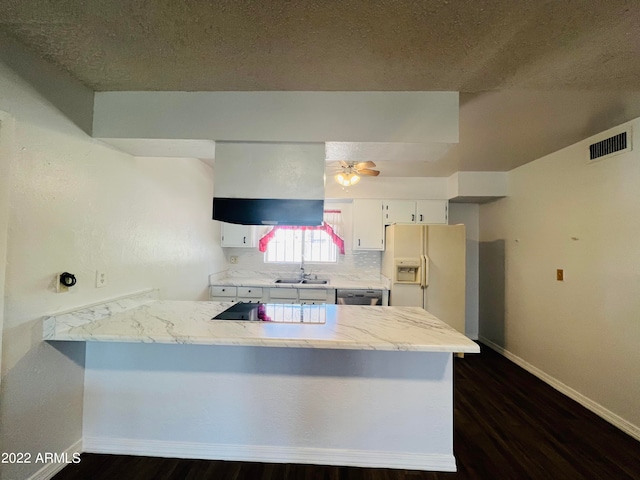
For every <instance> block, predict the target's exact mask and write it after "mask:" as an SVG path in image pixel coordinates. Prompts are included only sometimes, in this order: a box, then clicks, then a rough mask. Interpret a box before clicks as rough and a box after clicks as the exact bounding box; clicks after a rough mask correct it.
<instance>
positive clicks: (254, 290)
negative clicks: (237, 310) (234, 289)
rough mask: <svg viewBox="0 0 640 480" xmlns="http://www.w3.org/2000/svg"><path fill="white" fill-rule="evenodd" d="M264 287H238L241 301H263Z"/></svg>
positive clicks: (238, 298)
mask: <svg viewBox="0 0 640 480" xmlns="http://www.w3.org/2000/svg"><path fill="white" fill-rule="evenodd" d="M262 297H263V289H262V288H260V287H238V297H237V300H238V301H239V302H245V303H257V302H262V301H263V298H262Z"/></svg>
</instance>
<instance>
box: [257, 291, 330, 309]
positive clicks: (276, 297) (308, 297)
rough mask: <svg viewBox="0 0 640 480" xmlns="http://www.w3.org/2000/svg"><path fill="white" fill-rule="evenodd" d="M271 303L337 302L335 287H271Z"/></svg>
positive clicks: (316, 303)
mask: <svg viewBox="0 0 640 480" xmlns="http://www.w3.org/2000/svg"><path fill="white" fill-rule="evenodd" d="M268 302H269V303H289V304H292V303H293V304H298V303H303V304H313V305H318V304H323V303H336V291H335V289H333V288H270V289H269V300H268Z"/></svg>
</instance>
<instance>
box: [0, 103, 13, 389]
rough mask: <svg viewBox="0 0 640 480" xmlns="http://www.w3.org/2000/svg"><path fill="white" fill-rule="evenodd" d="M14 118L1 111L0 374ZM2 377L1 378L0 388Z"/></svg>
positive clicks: (0, 366) (0, 381)
mask: <svg viewBox="0 0 640 480" xmlns="http://www.w3.org/2000/svg"><path fill="white" fill-rule="evenodd" d="M13 129H14V122H13V118H11V116H10V115H9V114H7V113H6V112H2V111H0V293H2V295H0V372H1V371H2V330H3V325H4V283H5V271H6V266H7V230H8V225H9V186H10V185H11V184H10V182H9V172H10V171H11V169H10V166H11V155H12V151H11V148H12V146H13ZM1 385H2V376H0V386H1Z"/></svg>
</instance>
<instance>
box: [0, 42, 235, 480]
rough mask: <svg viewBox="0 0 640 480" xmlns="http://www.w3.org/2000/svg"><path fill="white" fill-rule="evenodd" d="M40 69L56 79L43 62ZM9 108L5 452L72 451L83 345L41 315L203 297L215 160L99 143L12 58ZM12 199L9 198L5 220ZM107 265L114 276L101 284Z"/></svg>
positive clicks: (21, 474) (70, 88)
mask: <svg viewBox="0 0 640 480" xmlns="http://www.w3.org/2000/svg"><path fill="white" fill-rule="evenodd" d="M25 55H26V53H25ZM24 58H27V57H24ZM24 58H23V61H26V60H24ZM31 70H32V72H33V74H34V75H35V76H37V75H38V74H41V75H48V76H51V75H52V73H51V70H50V68H49V67H48V66H46V65H43V64H41V63H40V62H39V61H35V60H32V64H31ZM51 81H52V84H54V85H55V84H59V83H61V82H66V83H65V85H66V86H67V89H66V92H67V93H68V95H70V96H72V95H73V93H74V92H76V91H77V92H79V93H78V98H76V97H72V98H69V102H70V103H73V102H74V101H79V99H80V100H82V99H85V98H87V91H86V89H85V88H84V87H82V86H80V85H79V84H77V83H75V82H73V81H71V80H69V79H67V78H66V77H64V75H59V78H52V79H51ZM43 83H44V82H43ZM88 98H89V99H91V98H92V96H91V95H89V96H88ZM58 101H62V99H60V98H58ZM0 110H5V111H6V112H8V113H9V114H10V115H11V116H12V117H13V118H14V119H15V131H14V135H13V145H12V146H10V147H9V149H10V151H11V152H13V153H12V155H11V158H8V159H7V158H6V157H5V156H4V155H3V157H2V159H1V160H2V169H3V173H4V169H5V168H6V164H7V161H9V162H10V163H11V171H10V177H9V179H8V181H7V182H6V183H8V184H9V185H10V187H11V188H10V192H9V200H8V202H9V214H10V215H9V219H8V229H4V230H3V231H0V238H2V235H4V234H6V233H7V231H8V243H7V255H6V283H5V288H4V295H5V306H4V307H5V308H4V328H3V349H2V383H1V384H0V425H2V428H1V429H0V451H3V452H31V453H32V454H33V455H34V456H35V455H36V454H37V453H38V452H62V451H64V450H65V449H67V448H69V447H70V446H73V445H74V444H75V442H77V441H78V440H79V439H80V438H81V434H82V430H81V419H82V401H83V375H84V371H83V363H84V353H85V352H84V344H83V343H79V344H75V345H74V344H68V343H63V342H58V343H46V342H42V341H41V338H42V324H41V318H42V316H43V315H45V314H50V313H54V312H57V311H60V310H65V309H70V308H73V307H77V306H80V305H85V304H90V303H94V302H97V301H100V300H105V299H108V298H112V297H115V296H120V295H122V294H126V293H131V292H133V291H138V290H141V289H144V288H147V287H159V288H160V289H161V292H162V293H163V295H164V297H166V298H172V299H189V300H198V299H204V298H206V296H207V283H208V281H207V280H208V279H207V276H208V274H210V273H212V272H214V271H216V270H219V269H220V268H221V265H223V264H224V259H223V255H222V251H221V249H220V247H219V238H220V235H219V230H218V231H217V230H216V222H213V221H212V220H211V199H212V193H213V178H212V171H211V169H210V167H208V166H206V165H204V164H203V163H202V162H200V161H198V160H194V159H155V158H133V157H131V156H129V155H127V154H123V153H120V152H117V151H115V150H114V149H112V148H111V147H107V146H105V145H103V144H101V143H100V142H98V141H95V140H92V139H91V138H90V137H88V136H87V135H86V134H85V133H84V131H83V130H82V129H80V128H79V127H78V126H76V125H75V124H74V123H72V122H71V121H70V120H69V118H67V117H66V116H65V115H64V114H62V113H61V112H60V111H59V110H58V109H57V108H55V107H54V106H53V105H52V104H51V103H50V102H49V99H48V98H47V97H46V96H45V95H44V93H42V92H41V91H39V90H37V89H35V88H34V87H32V85H30V84H29V83H27V82H26V81H25V80H24V79H23V78H22V77H21V76H20V75H19V74H17V73H16V72H15V71H14V70H12V69H11V68H9V67H8V66H7V65H6V64H3V63H0ZM2 128H3V129H4V123H3V125H2ZM3 139H4V137H3ZM0 148H2V151H3V152H5V151H6V149H5V147H4V146H2V147H0ZM3 179H6V176H3ZM2 183H3V184H4V183H5V181H4V180H3V182H2ZM2 206H3V205H2V197H1V196H0V228H2V226H3V225H2V211H3V209H2ZM1 248H2V244H1V242H0V249H1ZM2 253H3V252H1V251H0V254H2ZM2 261H3V264H4V257H3V260H2ZM97 269H100V270H103V271H105V272H106V273H107V276H108V285H107V286H106V287H104V288H101V289H96V288H95V271H96V270H97ZM61 271H69V272H72V273H74V274H75V275H76V276H77V279H78V285H77V286H75V287H73V289H72V290H71V291H70V292H68V293H62V294H59V293H55V291H54V289H53V285H52V280H53V279H54V276H55V273H56V272H61ZM40 467H42V465H41V464H33V463H32V464H28V465H7V464H5V465H2V468H1V469H0V478H2V479H16V478H27V477H28V476H29V475H30V474H32V473H33V472H34V471H36V470H38V469H39V468H40Z"/></svg>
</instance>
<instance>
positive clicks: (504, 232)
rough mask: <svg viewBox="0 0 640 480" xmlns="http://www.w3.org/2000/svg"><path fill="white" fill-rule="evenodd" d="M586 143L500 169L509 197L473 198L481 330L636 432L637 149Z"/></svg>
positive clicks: (639, 373) (639, 314)
mask: <svg viewBox="0 0 640 480" xmlns="http://www.w3.org/2000/svg"><path fill="white" fill-rule="evenodd" d="M630 124H631V125H632V127H633V129H634V131H636V132H637V131H638V128H640V120H639V119H636V120H634V121H633V122H631V123H630ZM618 131H619V129H617V130H616V133H617V132H618ZM598 140H600V138H598ZM592 141H593V140H592ZM589 143H591V141H590V140H585V141H583V142H580V143H577V144H575V145H572V146H570V147H567V148H565V149H563V150H560V151H558V152H555V153H553V154H551V155H548V156H546V157H543V158H541V159H539V160H537V161H535V162H532V163H529V164H527V165H524V166H522V167H520V168H517V169H515V170H513V171H511V172H509V193H508V196H507V198H505V199H501V200H498V201H496V202H493V203H489V204H486V205H481V206H480V227H481V248H480V251H481V255H482V258H481V261H480V264H481V268H482V271H481V276H480V278H481V287H480V290H481V294H482V296H481V299H480V301H481V308H480V310H481V318H480V336H481V338H486V339H488V340H490V341H492V342H494V343H496V344H498V345H499V346H501V347H504V348H505V349H507V350H508V351H509V352H511V353H513V354H514V355H516V356H518V357H520V358H521V359H523V360H524V361H526V362H528V363H529V364H531V365H532V366H534V367H536V368H537V369H539V370H541V371H542V372H544V373H545V374H547V375H549V376H550V377H552V378H554V379H556V380H558V381H559V382H561V383H563V384H564V385H566V386H568V387H570V388H572V389H573V390H575V391H577V392H578V393H579V394H581V395H584V396H585V397H587V399H589V400H590V401H593V402H596V403H597V404H599V405H601V406H602V407H604V409H607V410H608V411H609V412H612V414H613V415H617V416H618V417H619V418H618V419H620V418H621V419H624V420H622V421H621V423H624V422H629V425H635V427H630V429H633V428H635V431H636V432H637V434H638V436H640V349H638V345H640V322H639V321H638V319H640V297H639V296H638V291H640V290H639V289H640V268H639V265H640V243H639V242H638V238H640V223H639V222H638V218H640V190H639V189H638V185H639V184H640V150H638V148H637V144H636V146H635V150H634V151H632V152H628V153H624V154H621V155H618V156H614V157H611V158H608V159H604V160H601V161H598V162H594V163H592V164H588V161H587V152H588V148H587V147H588V145H589ZM558 268H562V269H564V278H565V279H564V281H563V282H559V281H557V280H556V269H558Z"/></svg>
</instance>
